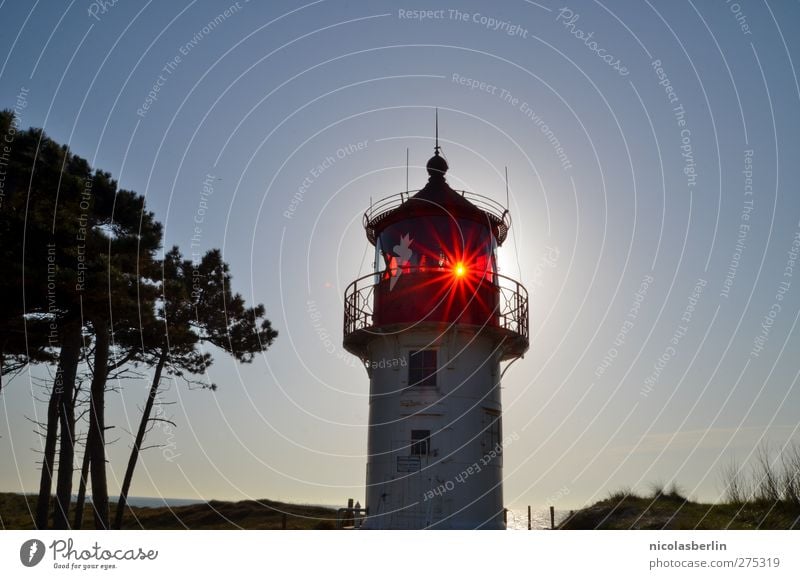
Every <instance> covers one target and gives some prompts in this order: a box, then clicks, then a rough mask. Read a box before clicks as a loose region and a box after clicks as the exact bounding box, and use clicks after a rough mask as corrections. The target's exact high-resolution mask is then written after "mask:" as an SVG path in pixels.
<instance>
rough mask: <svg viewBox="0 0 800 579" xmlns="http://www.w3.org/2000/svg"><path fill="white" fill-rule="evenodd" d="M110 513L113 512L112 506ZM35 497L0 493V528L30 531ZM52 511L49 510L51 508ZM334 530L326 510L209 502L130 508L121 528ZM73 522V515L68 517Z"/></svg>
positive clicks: (88, 519)
mask: <svg viewBox="0 0 800 579" xmlns="http://www.w3.org/2000/svg"><path fill="white" fill-rule="evenodd" d="M111 507H112V508H111V513H112V517H113V513H114V512H115V511H116V504H115V503H112V505H111ZM35 508H36V496H35V495H20V494H15V493H0V529H33V528H34V525H33V518H32V515H31V513H33V512H34V510H35ZM51 512H52V509H51ZM284 513H286V528H287V529H333V528H335V527H336V511H335V510H333V509H328V508H325V507H316V506H309V505H295V504H289V503H279V502H275V501H268V500H260V501H239V502H225V501H210V502H208V503H203V504H197V505H188V506H182V507H172V508H168V507H159V508H147V507H129V510H128V513H127V514H126V516H125V519H124V521H123V525H122V528H123V529H149V530H156V529H187V528H188V529H281V528H282V527H283V516H284ZM70 520H73V515H70ZM83 528H85V529H91V528H94V521H93V519H92V513H91V509H90V508H87V509H86V510H85V513H84V525H83Z"/></svg>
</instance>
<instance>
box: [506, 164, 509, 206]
mask: <svg viewBox="0 0 800 579" xmlns="http://www.w3.org/2000/svg"><path fill="white" fill-rule="evenodd" d="M508 205H509V204H508V165H506V211H508Z"/></svg>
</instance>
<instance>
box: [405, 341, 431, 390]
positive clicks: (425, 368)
mask: <svg viewBox="0 0 800 579" xmlns="http://www.w3.org/2000/svg"><path fill="white" fill-rule="evenodd" d="M436 370H437V367H436V350H416V351H413V352H410V353H409V355H408V385H409V386H436Z"/></svg>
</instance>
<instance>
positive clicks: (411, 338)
mask: <svg viewBox="0 0 800 579" xmlns="http://www.w3.org/2000/svg"><path fill="white" fill-rule="evenodd" d="M501 347H502V346H501V344H500V343H499V341H498V339H497V335H496V334H492V333H490V332H482V331H480V330H479V329H476V328H474V327H464V326H457V325H456V326H451V327H450V328H448V329H446V330H445V331H442V330H441V328H435V329H434V328H432V327H429V328H425V327H419V326H416V327H414V328H413V329H409V330H405V331H401V332H394V333H391V334H390V333H385V332H384V333H375V334H374V336H373V339H372V340H370V341H369V342H368V343H367V344H366V349H365V353H366V356H365V358H366V360H365V361H366V363H367V371H368V374H369V376H370V403H369V404H370V409H369V442H368V459H367V489H366V508H367V510H368V514H367V518H366V520H365V522H364V528H366V529H425V528H432V529H504V528H505V524H504V522H503V489H502V467H503V437H502V421H501V410H502V407H501V402H500V383H499V380H500V360H501V359H502V358H503V357H504V355H503V352H502V351H501Z"/></svg>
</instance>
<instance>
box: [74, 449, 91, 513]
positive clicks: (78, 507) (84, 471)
mask: <svg viewBox="0 0 800 579" xmlns="http://www.w3.org/2000/svg"><path fill="white" fill-rule="evenodd" d="M90 458H91V454H89V448H88V447H87V448H86V450H85V451H84V453H83V464H82V465H81V482H80V485H79V486H78V498H76V499H75V522H74V524H73V525H72V528H73V529H80V528H81V527H82V526H83V507H84V505H85V504H86V481H87V480H88V478H89V464H90V460H89V459H90Z"/></svg>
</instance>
